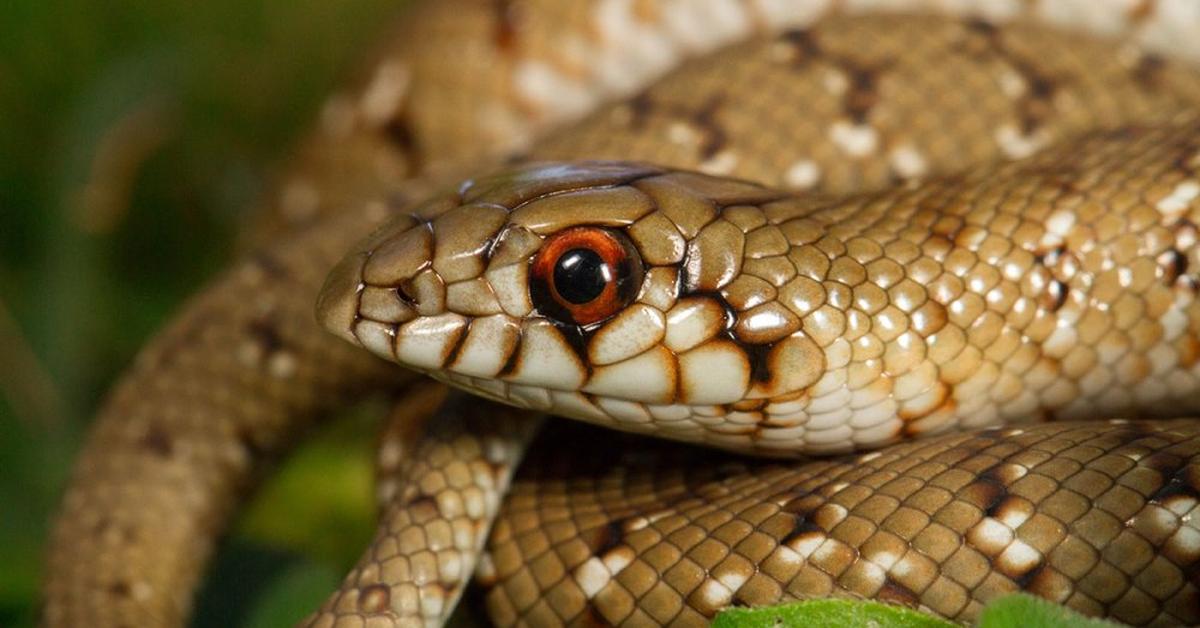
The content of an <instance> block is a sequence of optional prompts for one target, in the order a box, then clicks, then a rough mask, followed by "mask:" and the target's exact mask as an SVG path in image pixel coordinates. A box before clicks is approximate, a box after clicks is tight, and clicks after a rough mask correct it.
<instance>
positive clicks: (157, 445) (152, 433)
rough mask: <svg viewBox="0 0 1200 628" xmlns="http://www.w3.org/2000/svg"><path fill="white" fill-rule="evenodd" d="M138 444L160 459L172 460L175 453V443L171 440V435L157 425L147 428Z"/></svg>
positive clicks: (153, 424)
mask: <svg viewBox="0 0 1200 628" xmlns="http://www.w3.org/2000/svg"><path fill="white" fill-rule="evenodd" d="M138 444H139V445H140V446H141V447H142V449H145V450H146V451H148V452H150V453H151V454H154V455H155V456H157V457H159V458H170V457H171V454H173V453H174V452H175V443H174V442H173V441H172V440H171V435H170V434H169V433H168V432H167V430H165V429H163V427H162V426H161V425H159V424H157V423H152V424H150V427H148V428H146V432H145V434H142V439H141V441H139V443H138Z"/></svg>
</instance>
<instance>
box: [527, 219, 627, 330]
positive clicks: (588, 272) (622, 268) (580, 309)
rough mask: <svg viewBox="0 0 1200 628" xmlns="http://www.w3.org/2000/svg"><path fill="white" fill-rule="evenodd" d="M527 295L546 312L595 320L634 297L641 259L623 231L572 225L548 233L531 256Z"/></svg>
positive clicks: (578, 321)
mask: <svg viewBox="0 0 1200 628" xmlns="http://www.w3.org/2000/svg"><path fill="white" fill-rule="evenodd" d="M531 275H532V276H531V277H530V283H529V296H530V297H531V298H532V299H533V305H534V307H536V308H537V309H538V312H540V313H541V314H543V315H544V316H548V317H550V318H553V319H556V320H558V321H561V322H564V323H572V324H575V325H591V324H593V323H598V322H600V321H602V320H604V319H606V318H608V317H610V316H612V315H613V314H616V313H617V312H618V311H619V310H620V309H621V308H623V307H625V306H626V305H629V303H630V301H633V298H634V297H635V296H637V291H638V288H639V287H640V286H641V280H642V262H641V259H640V258H639V257H638V254H637V251H636V250H635V249H634V248H633V244H632V243H630V242H629V239H628V238H626V237H625V236H624V235H623V234H621V233H619V232H616V231H613V230H611V229H603V228H600V227H572V228H570V229H566V230H564V231H560V232H559V233H556V234H554V235H553V236H550V238H548V239H547V240H546V242H544V243H543V244H542V248H541V250H539V251H538V254H537V256H536V257H535V258H534V259H533V267H532V273H531Z"/></svg>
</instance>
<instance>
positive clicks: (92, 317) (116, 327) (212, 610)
mask: <svg viewBox="0 0 1200 628" xmlns="http://www.w3.org/2000/svg"><path fill="white" fill-rule="evenodd" d="M401 4H403V0H350V1H349V2H327V1H324V0H267V1H263V2H243V1H241V0H210V1H209V2H184V1H182V0H155V1H145V2H138V1H135V0H122V1H117V2H101V1H100V0H56V1H55V2H44V1H41V0H9V1H8V2H3V3H0V566H2V567H0V625H4V626H23V625H30V624H31V623H32V622H33V621H34V618H35V613H36V597H37V595H36V594H37V586H38V581H39V568H40V565H39V562H40V559H41V557H42V555H43V552H44V548H43V542H44V540H45V536H46V530H47V524H48V521H49V519H50V516H51V515H52V513H53V511H54V509H55V507H56V502H57V498H58V495H59V493H60V491H61V489H62V486H63V482H64V481H65V479H66V476H67V473H68V471H69V468H70V462H71V458H72V455H73V453H74V452H75V451H76V450H77V448H78V447H79V443H80V439H81V437H82V435H83V434H84V431H85V428H86V426H87V423H88V421H89V419H90V417H91V415H92V413H93V412H94V411H95V409H96V407H97V404H98V403H99V401H100V399H101V398H102V396H103V394H104V391H105V390H106V389H107V387H108V386H109V385H110V384H111V383H112V381H113V379H114V378H115V377H116V376H117V374H118V373H119V372H120V371H121V369H122V368H124V367H125V365H127V364H129V362H130V361H131V359H132V357H133V355H134V353H135V352H136V351H137V349H138V347H139V345H140V344H141V343H142V342H143V341H144V339H145V338H146V337H147V336H148V335H149V334H150V333H152V332H153V331H154V330H155V329H157V328H158V327H159V326H160V325H161V324H162V322H163V321H164V320H165V318H166V317H167V316H168V315H169V314H170V313H171V312H172V310H173V309H174V308H175V307H176V306H177V304H178V303H179V302H180V301H181V299H183V298H184V297H186V296H187V295H188V294H190V293H191V292H193V291H194V290H195V289H196V288H197V287H198V286H199V285H201V284H202V283H203V282H204V281H205V279H206V278H207V277H210V276H211V275H213V274H214V273H215V272H216V271H217V270H218V269H219V268H220V267H221V266H222V265H223V264H224V263H226V262H227V261H228V259H229V257H230V256H231V255H232V251H233V242H234V236H235V234H236V233H237V230H238V229H239V227H240V226H241V225H242V224H244V222H245V221H246V220H247V219H248V214H249V212H250V210H251V209H252V208H253V207H254V205H255V202H256V199H258V198H260V196H261V195H262V194H263V193H264V191H265V186H266V185H267V182H268V181H269V180H270V176H271V174H272V173H273V172H274V171H273V166H274V165H277V164H279V163H280V162H281V161H282V159H283V157H284V156H285V155H286V154H287V150H288V147H289V146H290V144H291V142H292V140H294V139H295V138H296V137H297V136H298V135H299V134H300V133H301V131H302V130H303V129H304V128H305V127H306V126H307V124H308V123H309V121H310V120H312V119H313V117H314V115H315V112H316V110H317V107H318V106H319V105H320V103H321V100H322V98H323V96H324V95H326V94H328V93H329V92H330V90H331V89H332V86H333V85H334V84H335V83H336V82H337V81H338V78H339V77H344V76H346V75H347V74H348V73H349V70H350V69H351V68H352V67H353V62H354V60H355V59H356V58H358V57H360V56H361V55H362V54H363V53H365V52H366V51H367V48H368V47H369V44H370V42H371V41H372V39H373V37H374V36H375V33H376V32H377V31H378V27H379V26H380V24H382V23H385V22H386V21H387V19H389V18H391V17H392V16H394V14H395V13H396V12H397V8H398V5H401ZM367 421H369V418H365V417H362V418H355V417H350V418H347V419H345V420H342V421H340V422H338V423H336V424H334V425H332V426H331V427H329V428H328V430H329V433H328V434H324V435H323V438H318V439H314V441H315V442H314V443H313V444H312V445H309V446H307V448H306V449H305V450H303V451H302V452H300V454H298V455H297V456H296V457H295V458H294V459H293V460H292V461H291V462H290V463H289V464H288V466H287V467H286V469H285V473H283V474H282V475H281V476H280V477H279V478H276V479H274V480H272V482H271V484H269V485H268V487H267V488H266V489H265V490H264V492H263V495H261V496H260V498H259V499H258V503H257V504H256V506H255V507H253V508H252V509H251V511H250V512H249V513H248V514H247V515H246V516H244V517H243V519H242V520H241V521H240V522H239V523H238V525H237V531H236V533H235V535H234V538H233V539H232V541H231V543H229V544H227V547H226V549H225V550H224V551H223V553H222V554H221V556H219V557H218V560H217V564H216V566H215V567H214V569H215V571H216V573H217V574H218V577H216V578H212V577H210V578H209V582H210V583H213V582H215V583H217V584H210V585H209V588H208V589H206V590H205V591H204V592H202V594H201V597H200V602H199V609H198V616H197V619H196V622H195V623H196V625H202V626H208V625H212V626H216V625H249V626H270V625H282V624H287V623H290V622H291V621H294V620H296V619H298V618H299V617H300V616H301V615H302V614H303V613H305V612H306V610H308V609H311V608H312V607H313V606H314V604H316V603H317V601H319V600H320V599H322V598H323V596H324V593H325V592H327V591H328V590H330V588H331V587H332V586H333V585H334V584H335V583H336V582H337V581H338V580H339V579H340V574H341V573H344V570H345V568H346V567H347V566H348V565H349V564H350V563H351V562H352V561H353V559H354V558H355V556H356V554H357V552H358V550H359V549H360V548H361V547H362V546H363V543H365V540H366V538H367V537H368V535H369V533H370V527H371V524H370V517H371V512H370V511H371V506H370V485H369V481H370V477H369V475H370V469H369V466H368V465H369V460H370V455H369V448H370V445H371V442H370V440H371V436H372V434H371V430H370V429H369V426H366V425H363V423H364V422H367ZM333 531H337V533H336V534H333V533H331V532H333Z"/></svg>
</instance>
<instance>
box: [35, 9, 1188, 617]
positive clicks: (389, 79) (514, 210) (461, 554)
mask: <svg viewBox="0 0 1200 628" xmlns="http://www.w3.org/2000/svg"><path fill="white" fill-rule="evenodd" d="M846 4H847V5H852V4H853V3H846ZM863 4H865V5H870V4H871V3H863ZM898 4H899V5H904V6H907V7H908V8H912V7H913V6H915V5H918V4H921V3H917V2H912V3H898ZM931 4H937V3H931ZM1073 7H1074V5H1073V4H1072V3H1069V2H1051V1H1045V2H1034V3H1005V2H995V3H987V2H981V3H978V4H977V5H971V6H969V7H965V8H964V7H960V11H959V14H958V15H955V16H950V17H946V16H933V15H907V14H906V15H896V14H889V13H886V12H884V13H871V14H866V15H842V14H840V13H854V12H855V11H857V10H858V9H860V8H863V7H856V6H847V7H842V6H832V3H821V2H814V3H811V4H795V5H793V4H790V3H772V2H745V3H738V2H717V1H713V2H703V3H694V4H689V3H679V2H666V1H664V2H615V1H611V2H610V1H600V2H595V3H590V4H584V3H558V2H552V3H551V2H547V3H536V2H526V3H521V2H502V3H496V4H495V5H482V4H477V3H469V2H461V3H460V2H438V3H428V4H425V5H421V6H418V7H416V8H415V10H414V12H413V14H412V15H409V16H407V18H408V19H407V20H406V21H405V22H403V23H402V24H401V25H400V26H399V30H398V32H397V33H396V34H394V35H393V37H392V39H390V40H389V41H391V42H393V45H392V47H390V48H389V47H386V46H385V48H384V49H383V50H381V51H380V52H378V53H377V58H376V59H375V61H374V62H373V65H372V66H371V67H372V71H371V72H368V73H367V75H366V76H367V78H366V80H365V81H364V82H362V83H361V84H359V85H357V86H353V87H351V88H349V90H348V91H347V92H345V93H339V94H337V95H335V96H334V97H332V98H331V99H330V101H329V102H328V103H327V105H326V107H325V108H324V109H323V111H322V113H321V124H320V128H319V129H318V130H317V132H316V133H315V134H314V135H313V136H311V137H310V138H308V139H307V140H305V141H304V142H303V143H302V144H301V146H300V147H299V148H298V150H297V157H296V161H295V162H294V163H293V164H292V166H291V169H290V171H289V172H290V173H291V174H290V175H289V176H288V177H285V179H284V180H283V181H282V182H281V184H280V193H279V196H278V198H277V199H276V200H275V201H274V202H273V203H272V205H271V207H269V208H268V209H267V211H264V212H263V213H262V217H261V219H260V223H259V224H258V225H257V226H256V227H255V228H254V229H252V230H251V231H252V233H251V234H250V235H249V236H248V238H247V241H248V245H247V247H248V252H247V253H246V254H245V255H244V256H243V257H242V258H241V259H240V260H239V261H237V262H236V263H235V264H234V265H233V267H232V268H230V269H229V270H228V271H227V272H226V273H224V274H223V275H221V276H219V277H217V278H216V279H215V280H214V281H213V282H212V284H211V285H209V286H208V287H207V288H205V289H204V290H202V291H201V292H200V293H199V294H197V295H196V296H195V297H194V298H193V299H192V300H191V301H190V302H188V303H187V304H185V305H184V306H183V308H182V310H181V311H180V313H179V314H178V315H177V316H176V318H175V319H174V320H172V321H171V322H169V323H168V324H167V326H166V327H165V328H164V330H163V331H162V332H160V333H159V334H158V335H157V336H156V337H155V338H154V339H152V340H151V341H150V342H149V344H148V345H147V346H146V348H145V349H144V350H143V351H142V353H141V354H139V356H138V357H137V359H136V360H135V363H134V364H133V365H132V366H131V367H130V369H129V371H128V372H127V373H126V374H125V375H124V376H123V377H122V379H121V380H120V381H119V382H118V383H117V384H116V385H115V387H114V388H113V390H112V392H111V393H110V395H109V397H108V399H107V401H106V402H105V404H104V406H103V407H102V408H101V410H100V412H99V415H98V417H97V419H96V422H95V424H94V426H93V428H92V430H91V433H90V434H89V437H88V440H87V443H86V444H85V446H84V450H83V451H82V452H81V454H80V458H79V461H78V462H77V464H76V469H75V472H74V475H73V477H72V480H71V483H70V486H69V487H68V489H67V492H66V494H65V496H64V498H63V505H62V507H61V511H60V514H59V516H58V518H57V521H56V525H55V528H54V531H53V533H52V538H51V543H50V555H49V557H48V560H47V567H46V571H47V579H46V584H45V588H44V598H45V599H44V602H43V606H42V620H43V623H44V624H45V625H53V626H57V625H64V626H65V625H102V626H103V625H112V626H119V625H167V626H170V625H180V624H182V623H183V622H184V621H186V617H187V616H188V613H189V611H190V608H191V604H192V595H193V591H194V589H195V588H196V586H197V584H198V582H199V580H200V578H201V576H202V569H203V566H204V564H205V561H206V560H207V559H208V557H209V556H210V555H211V553H212V552H213V549H214V547H215V546H216V543H217V542H218V540H219V537H220V533H221V532H222V530H223V529H224V527H225V525H226V523H227V521H228V519H229V518H230V517H231V516H232V514H233V513H234V511H235V510H236V508H237V506H238V505H239V504H240V503H241V501H242V500H243V499H245V498H246V496H247V495H249V494H250V493H251V491H252V489H253V487H254V486H255V483H256V481H257V479H258V478H259V477H261V475H262V474H263V473H265V472H266V471H267V470H268V469H269V468H270V464H271V463H272V462H273V461H275V460H277V459H279V458H280V457H281V456H282V455H284V454H285V452H286V451H287V449H288V448H289V447H290V446H291V445H292V444H293V443H294V442H295V441H296V440H297V439H298V438H300V437H301V436H302V435H303V434H304V433H305V432H306V430H308V429H309V428H310V427H311V426H312V425H313V424H314V423H315V422H316V421H317V420H319V418H320V417H321V416H323V415H324V414H327V413H328V412H329V411H330V410H332V409H335V408H337V407H339V406H341V405H344V404H346V403H349V402H350V401H352V400H354V399H357V398H359V397H361V396H363V395H364V394H367V393H370V392H377V391H385V390H391V391H398V392H394V394H395V395H397V397H398V402H397V403H396V406H395V408H394V410H393V413H392V416H391V417H390V418H389V420H388V421H387V423H386V428H385V432H384V435H383V437H382V440H381V445H380V448H379V453H378V468H379V471H378V474H379V483H378V487H379V488H378V497H379V501H380V513H381V520H380V527H379V530H378V531H377V533H376V536H375V538H374V539H373V540H372V542H371V545H370V547H369V548H368V549H367V550H366V551H365V552H364V554H363V556H362V558H361V559H360V561H359V562H358V564H357V565H355V567H354V568H353V569H352V570H351V572H350V573H349V574H348V575H347V577H346V578H345V580H344V581H343V583H342V586H341V587H340V589H339V590H338V591H336V592H334V593H333V594H332V595H331V596H330V598H329V599H328V600H327V601H326V602H325V603H324V604H323V605H322V606H321V608H320V609H318V610H317V611H316V612H315V613H314V614H313V615H312V616H311V617H309V618H308V619H307V620H305V621H306V623H307V624H309V625H314V626H393V625H397V626H399V625H404V626H407V625H439V624H440V623H441V622H443V621H444V620H445V618H446V616H447V615H448V614H449V612H450V611H451V610H452V609H453V607H454V606H455V604H456V603H457V601H458V599H459V598H460V596H462V594H463V590H464V588H465V587H466V584H467V582H468V580H470V579H471V577H472V575H474V576H475V579H476V580H477V581H478V582H479V583H480V585H481V586H482V587H483V588H484V590H485V591H484V598H485V604H486V606H487V609H488V611H489V614H490V615H491V617H492V619H493V620H494V621H495V622H496V623H498V624H501V625H566V624H571V625H618V624H620V625H655V624H675V625H695V624H703V623H705V622H707V621H708V620H709V619H711V618H712V617H713V616H714V615H715V614H716V613H717V612H718V611H719V610H721V609H722V608H726V607H728V606H731V605H751V606H757V605H767V604H774V603H778V602H780V601H784V600H788V599H798V598H799V599H802V598H811V597H824V596H842V597H857V598H876V599H882V600H885V601H889V602H894V603H899V604H905V605H908V606H913V607H917V608H920V609H922V610H925V611H928V612H932V613H935V614H938V615H941V616H944V617H947V618H950V619H953V620H957V621H962V622H966V621H971V620H972V619H974V618H976V617H977V616H978V614H979V612H980V609H981V608H982V606H983V604H985V603H986V602H987V601H989V600H991V599H994V598H995V597H997V596H999V595H1002V594H1004V593H1007V592H1012V591H1020V590H1024V591H1028V592H1031V593H1034V594H1036V595H1039V596H1042V597H1045V598H1048V599H1051V600H1053V601H1055V602H1058V603H1061V604H1064V605H1066V606H1069V607H1072V608H1075V609H1077V610H1080V611H1082V612H1084V613H1087V614H1090V615H1097V616H1108V617H1112V618H1114V619H1117V620H1119V621H1122V622H1125V623H1129V624H1138V625H1150V624H1157V625H1172V624H1188V623H1200V591H1198V590H1197V582H1196V574H1197V573H1200V572H1198V571H1197V569H1198V567H1197V564H1198V563H1197V561H1198V560H1200V529H1198V528H1197V527H1196V523H1195V522H1194V521H1193V519H1192V514H1193V512H1194V510H1195V508H1196V507H1197V503H1198V502H1197V500H1198V499H1200V475H1198V474H1200V463H1198V462H1197V457H1198V456H1200V438H1198V435H1197V428H1196V424H1195V421H1194V420H1191V419H1171V418H1169V417H1174V416H1180V415H1186V414H1187V413H1188V412H1194V411H1195V410H1196V409H1197V408H1196V405H1197V402H1196V398H1197V395H1196V393H1197V388H1198V386H1197V377H1200V367H1197V366H1196V363H1197V361H1198V358H1200V329H1198V328H1200V302H1198V301H1197V299H1196V296H1195V295H1196V291H1197V285H1198V283H1200V276H1197V275H1196V269H1197V268H1200V265H1198V263H1200V260H1197V259H1196V257H1197V251H1198V250H1200V249H1197V248H1196V247H1195V240H1196V233H1197V227H1196V224H1198V223H1200V217H1198V216H1197V215H1196V214H1197V213H1200V203H1198V202H1197V198H1200V177H1197V175H1196V169H1197V167H1200V123H1198V122H1197V118H1196V116H1195V111H1196V103H1197V102H1198V101H1200V78H1198V77H1197V74H1196V71H1195V69H1194V68H1193V66H1192V64H1194V63H1195V62H1196V61H1197V60H1198V59H1200V55H1198V54H1197V53H1196V51H1195V49H1194V42H1195V41H1197V40H1196V39H1195V38H1191V39H1189V38H1188V37H1187V36H1186V35H1179V33H1180V32H1184V33H1187V32H1194V27H1195V25H1196V24H1197V16H1196V15H1195V13H1194V9H1191V8H1190V5H1188V4H1186V3H1173V2H1167V1H1160V2H1142V3H1137V4H1136V6H1133V7H1127V6H1125V5H1123V4H1121V3H1113V4H1111V5H1097V7H1096V8H1095V9H1096V10H1095V12H1094V13H1091V14H1089V17H1086V18H1085V17H1081V15H1082V13H1081V12H1080V11H1077V10H1075V8H1073ZM868 8H877V9H878V8H879V7H868ZM891 8H895V7H891ZM902 8H903V7H902ZM1189 11H1192V12H1189ZM1039 22H1040V23H1039ZM1189 27H1193V30H1192V31H1189V30H1188V29H1189ZM1064 28H1065V30H1064ZM1071 28H1074V29H1076V30H1075V31H1071V30H1070V29H1071ZM1079 30H1090V31H1092V35H1087V34H1082V33H1080V32H1077V31H1079ZM1093 35H1099V36H1105V37H1107V38H1108V39H1103V38H1100V39H1097V38H1093ZM1114 41H1115V42H1116V43H1114ZM1188 42H1192V45H1189V43H1188ZM447 63H454V64H456V65H455V66H454V67H461V68H462V71H460V72H447V71H445V68H446V67H447V66H446V64H447ZM347 251H349V253H347ZM339 260H340V261H339ZM331 268H332V269H333V270H332V271H331V270H330V269H331ZM314 302H316V303H317V305H316V310H317V319H319V321H320V326H321V327H323V328H324V329H325V330H326V331H322V330H321V329H319V328H318V325H317V323H316V322H314V320H313V314H312V310H313V303H314ZM326 332H332V333H331V334H330V333H326ZM339 337H340V338H339ZM347 340H348V341H350V342H346V341H347ZM363 348H365V349H367V351H363V350H362V349H363ZM368 352H370V353H373V354H375V357H371V356H370V355H368ZM380 357H381V358H383V359H382V360H380V359H379V358H380ZM388 362H396V363H399V364H401V365H403V366H405V367H407V368H404V369H400V368H396V367H394V366H393V365H390V364H388ZM422 375H428V376H432V378H433V380H440V381H441V382H443V383H444V384H448V385H449V386H450V387H453V388H454V389H455V390H453V391H451V390H449V389H448V388H447V387H446V386H445V385H443V384H442V383H435V382H433V381H432V380H430V379H427V378H424V377H421V376H422ZM462 389H465V391H467V392H462ZM468 392H469V393H471V394H468ZM548 414H554V415H563V416H567V417H570V418H575V419H582V420H583V421H585V422H590V423H594V424H597V426H584V425H582V424H580V425H572V424H565V423H564V422H562V421H557V420H543V418H542V417H543V415H548ZM1085 419H1086V420H1085ZM543 426H544V427H543ZM602 428H616V429H602ZM647 435H650V436H659V437H663V438H659V439H648V438H645V436H647ZM677 441H681V442H677ZM526 451H529V452H530V456H529V459H528V460H526V461H525V463H524V464H522V462H521V461H522V459H523V457H524V456H525V452H526ZM519 466H520V469H519V470H518V467H519Z"/></svg>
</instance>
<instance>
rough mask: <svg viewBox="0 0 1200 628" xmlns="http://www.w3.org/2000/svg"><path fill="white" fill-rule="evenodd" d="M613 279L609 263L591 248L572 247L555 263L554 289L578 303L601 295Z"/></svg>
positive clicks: (589, 300) (559, 294) (568, 299)
mask: <svg viewBox="0 0 1200 628" xmlns="http://www.w3.org/2000/svg"><path fill="white" fill-rule="evenodd" d="M611 279H612V273H611V271H610V270H609V268H608V264H605V263H604V259H603V258H601V257H600V256H599V255H597V254H596V252H595V251H592V250H589V249H571V250H569V251H567V252H566V253H563V254H562V256H561V257H559V258H558V262H556V263H555V264H554V289H555V290H557V291H558V296H560V297H562V298H564V299H566V300H567V301H570V302H571V303H574V304H576V305H582V304H584V303H589V302H591V301H592V300H593V299H595V298H596V297H598V296H600V293H602V292H604V286H606V285H607V284H608V282H609V281H610V280H611Z"/></svg>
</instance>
